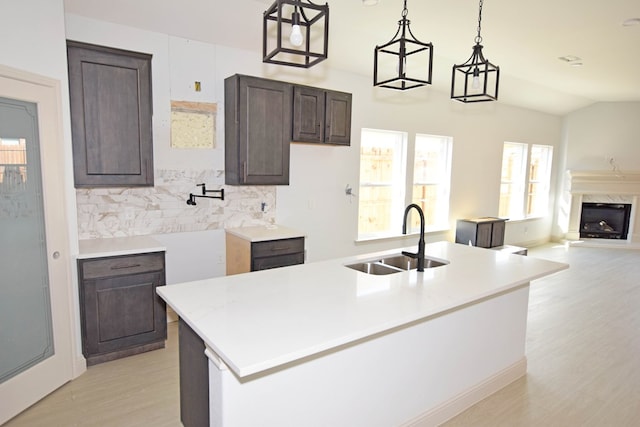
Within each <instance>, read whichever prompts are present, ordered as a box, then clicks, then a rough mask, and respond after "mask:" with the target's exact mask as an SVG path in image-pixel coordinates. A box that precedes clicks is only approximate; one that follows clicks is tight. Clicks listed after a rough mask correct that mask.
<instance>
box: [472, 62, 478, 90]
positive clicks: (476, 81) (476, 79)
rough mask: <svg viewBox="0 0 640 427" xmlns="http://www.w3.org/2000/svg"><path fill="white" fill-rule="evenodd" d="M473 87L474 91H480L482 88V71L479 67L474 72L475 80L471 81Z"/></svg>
mask: <svg viewBox="0 0 640 427" xmlns="http://www.w3.org/2000/svg"><path fill="white" fill-rule="evenodd" d="M471 87H472V88H473V89H478V88H479V87H480V71H479V70H478V67H476V69H475V70H473V80H471Z"/></svg>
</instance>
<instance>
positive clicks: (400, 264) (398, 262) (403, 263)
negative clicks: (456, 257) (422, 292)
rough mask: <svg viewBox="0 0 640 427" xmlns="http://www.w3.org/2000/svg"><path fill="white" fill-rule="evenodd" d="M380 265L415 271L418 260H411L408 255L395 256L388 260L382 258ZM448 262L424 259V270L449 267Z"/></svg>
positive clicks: (387, 258)
mask: <svg viewBox="0 0 640 427" xmlns="http://www.w3.org/2000/svg"><path fill="white" fill-rule="evenodd" d="M380 263H382V264H385V265H391V266H393V267H397V268H400V269H402V270H413V269H415V268H418V259H417V258H411V257H408V256H406V255H402V254H401V255H393V256H389V257H386V258H382V259H381V260H380ZM447 264H448V262H444V261H438V260H435V259H432V258H427V257H425V259H424V268H434V267H440V266H443V265H447Z"/></svg>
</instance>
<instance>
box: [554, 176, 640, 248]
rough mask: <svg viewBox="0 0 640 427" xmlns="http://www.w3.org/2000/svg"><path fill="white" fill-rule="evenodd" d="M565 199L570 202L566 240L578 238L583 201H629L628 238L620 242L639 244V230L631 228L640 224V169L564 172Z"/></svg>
mask: <svg viewBox="0 0 640 427" xmlns="http://www.w3.org/2000/svg"><path fill="white" fill-rule="evenodd" d="M565 189H566V191H567V193H568V194H567V197H566V200H567V201H568V202H569V204H570V208H569V224H568V230H567V234H566V236H565V237H566V238H567V240H579V239H580V215H581V212H582V202H603V203H629V204H631V205H632V207H631V221H630V224H629V234H628V237H627V240H624V241H622V242H620V243H627V244H630V243H634V244H640V233H638V231H637V230H636V229H637V228H638V227H634V225H636V224H640V218H638V215H639V212H640V210H639V209H638V198H639V197H640V171H633V172H623V171H576V170H568V171H567V172H566V185H565Z"/></svg>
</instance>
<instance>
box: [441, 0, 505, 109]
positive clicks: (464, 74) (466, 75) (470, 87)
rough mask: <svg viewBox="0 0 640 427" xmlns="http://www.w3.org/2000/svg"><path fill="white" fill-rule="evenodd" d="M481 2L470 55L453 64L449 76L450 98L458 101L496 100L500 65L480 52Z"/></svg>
mask: <svg viewBox="0 0 640 427" xmlns="http://www.w3.org/2000/svg"><path fill="white" fill-rule="evenodd" d="M482 3H483V0H480V12H479V14H478V35H477V36H476V39H475V42H476V45H475V46H474V47H473V53H472V54H471V57H470V58H469V59H468V60H467V62H465V63H464V64H460V65H454V66H453V73H452V77H451V99H455V100H457V101H460V102H465V103H467V102H484V101H497V100H498V83H499V80H500V67H498V66H496V65H494V64H492V63H491V62H489V60H488V59H486V58H485V57H484V55H483V54H482V45H481V44H480V43H482V36H480V30H481V23H482Z"/></svg>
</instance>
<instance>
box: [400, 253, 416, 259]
mask: <svg viewBox="0 0 640 427" xmlns="http://www.w3.org/2000/svg"><path fill="white" fill-rule="evenodd" d="M402 255H406V256H408V257H409V258H415V259H417V258H418V254H417V253H416V254H414V253H413V252H407V251H402Z"/></svg>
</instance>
